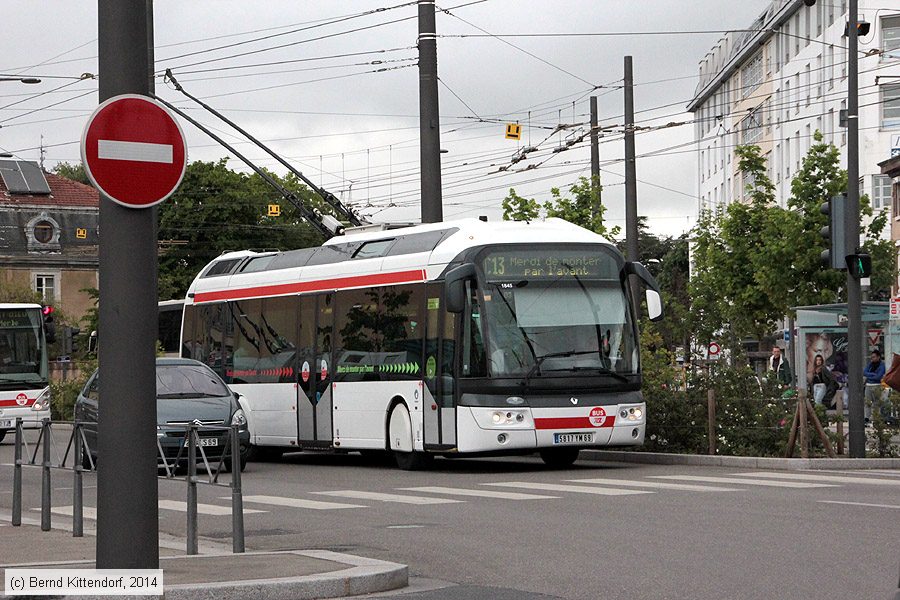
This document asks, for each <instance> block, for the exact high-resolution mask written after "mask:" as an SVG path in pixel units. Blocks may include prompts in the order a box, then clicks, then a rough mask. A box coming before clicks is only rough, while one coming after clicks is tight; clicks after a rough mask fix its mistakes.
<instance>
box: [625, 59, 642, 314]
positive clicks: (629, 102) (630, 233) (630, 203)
mask: <svg viewBox="0 0 900 600" xmlns="http://www.w3.org/2000/svg"><path fill="white" fill-rule="evenodd" d="M635 162H636V158H635V150H634V78H633V76H632V73H631V57H630V56H626V57H625V249H626V250H627V252H626V254H627V258H628V260H633V261H636V260H640V253H639V251H638V218H637V169H636V164H635ZM639 291H640V288H639V286H638V283H637V281H636V280H635V278H633V277H632V278H631V293H632V296H633V297H634V301H635V305H636V306H640V304H639V302H640V295H639ZM638 312H640V311H638Z"/></svg>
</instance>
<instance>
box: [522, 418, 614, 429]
mask: <svg viewBox="0 0 900 600" xmlns="http://www.w3.org/2000/svg"><path fill="white" fill-rule="evenodd" d="M615 422H616V418H615V417H606V420H605V421H603V425H601V426H600V427H612V426H613V424H614V423H615ZM534 427H535V429H596V427H595V426H594V425H593V424H591V420H590V419H589V418H588V417H547V418H543V419H539V418H538V419H535V420H534Z"/></svg>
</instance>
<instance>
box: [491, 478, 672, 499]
mask: <svg viewBox="0 0 900 600" xmlns="http://www.w3.org/2000/svg"><path fill="white" fill-rule="evenodd" d="M482 485H496V486H500V487H512V488H520V489H525V490H545V491H548V492H576V493H578V494H595V495H597V496H629V495H633V494H653V493H655V492H645V491H642V490H624V489H622V488H601V487H588V486H586V485H560V484H558V483H538V482H532V481H507V482H504V483H485V484H482Z"/></svg>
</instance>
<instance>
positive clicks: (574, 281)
mask: <svg viewBox="0 0 900 600" xmlns="http://www.w3.org/2000/svg"><path fill="white" fill-rule="evenodd" d="M551 254H552V256H551V257H549V258H548V257H540V258H538V257H530V256H528V254H527V253H525V252H515V253H514V252H509V251H507V252H504V253H503V254H502V255H498V254H491V255H489V256H488V258H487V259H486V260H485V263H484V264H485V265H486V266H485V274H486V276H487V277H488V278H489V281H488V283H487V285H486V286H485V288H484V291H483V299H484V306H485V319H484V320H485V323H484V326H485V329H486V333H487V341H488V347H487V350H488V353H487V355H488V356H487V357H488V360H489V364H490V372H491V375H492V376H493V377H522V376H525V377H529V378H530V377H542V376H559V375H571V374H572V373H573V372H580V371H584V372H585V373H586V374H603V373H607V374H613V375H614V376H616V375H618V376H621V375H623V374H624V375H628V374H633V373H636V372H637V369H638V356H637V344H636V343H635V339H634V330H633V327H632V324H631V318H630V311H629V309H628V304H627V300H626V297H625V294H624V292H623V288H622V283H621V282H620V280H619V278H618V272H617V268H616V265H615V263H614V262H613V259H612V257H610V256H608V255H607V254H605V253H602V252H594V253H590V254H588V253H584V252H573V251H560V252H555V253H551ZM500 259H502V260H503V271H502V272H501V271H500V264H499V260H500ZM518 264H524V265H525V266H523V267H517V265H518ZM495 265H496V266H495ZM491 279H493V280H494V281H490V280H491Z"/></svg>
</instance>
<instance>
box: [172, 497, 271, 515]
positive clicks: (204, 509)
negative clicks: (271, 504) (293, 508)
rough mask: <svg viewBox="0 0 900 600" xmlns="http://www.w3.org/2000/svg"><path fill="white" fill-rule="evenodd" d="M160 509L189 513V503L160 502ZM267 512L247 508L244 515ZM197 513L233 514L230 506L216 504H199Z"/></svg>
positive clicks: (178, 501) (176, 501) (177, 501)
mask: <svg viewBox="0 0 900 600" xmlns="http://www.w3.org/2000/svg"><path fill="white" fill-rule="evenodd" d="M159 507H160V508H162V509H165V510H177V511H178V512H187V502H181V501H180V500H160V501H159ZM264 512H267V511H264V510H253V509H252V508H245V509H244V514H245V515H246V514H251V513H264ZM197 513H198V514H201V515H214V516H223V515H230V514H231V507H230V506H216V505H214V504H200V503H197Z"/></svg>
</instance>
